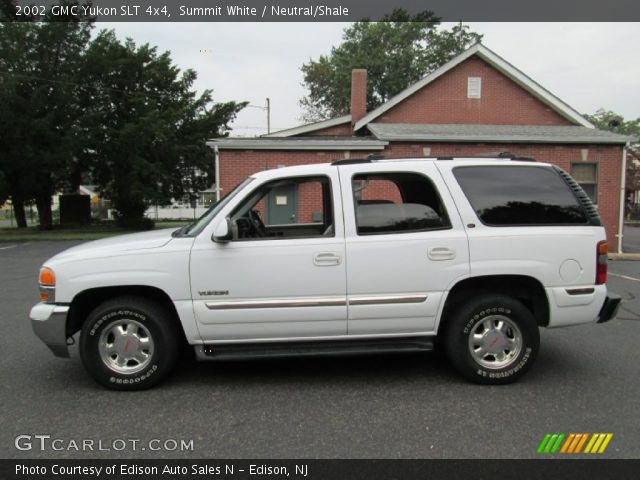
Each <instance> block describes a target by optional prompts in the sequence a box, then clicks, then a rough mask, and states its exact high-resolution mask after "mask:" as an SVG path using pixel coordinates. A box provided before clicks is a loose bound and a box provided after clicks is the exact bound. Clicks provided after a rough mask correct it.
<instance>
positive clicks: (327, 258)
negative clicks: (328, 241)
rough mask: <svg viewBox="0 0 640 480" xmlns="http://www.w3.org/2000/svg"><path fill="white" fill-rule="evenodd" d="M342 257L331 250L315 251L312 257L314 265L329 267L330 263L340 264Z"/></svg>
mask: <svg viewBox="0 0 640 480" xmlns="http://www.w3.org/2000/svg"><path fill="white" fill-rule="evenodd" d="M341 262H342V257H340V255H338V254H336V253H333V252H321V253H316V254H315V255H314V257H313V264H314V265H315V266H316V267H330V266H332V265H340V263H341Z"/></svg>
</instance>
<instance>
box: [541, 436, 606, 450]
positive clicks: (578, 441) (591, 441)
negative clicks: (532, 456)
mask: <svg viewBox="0 0 640 480" xmlns="http://www.w3.org/2000/svg"><path fill="white" fill-rule="evenodd" d="M612 438H613V433H592V434H590V433H575V432H574V433H568V434H564V433H547V434H546V435H545V436H544V438H543V439H542V441H541V442H540V444H539V445H538V449H537V452H538V453H552V454H553V453H566V454H578V453H604V451H605V450H606V449H607V446H608V445H609V442H610V441H611V439H612ZM587 440H588V441H587ZM585 444H586V447H585ZM583 447H585V448H584V450H583V449H582V448H583Z"/></svg>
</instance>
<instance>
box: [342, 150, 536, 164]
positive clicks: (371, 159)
mask: <svg viewBox="0 0 640 480" xmlns="http://www.w3.org/2000/svg"><path fill="white" fill-rule="evenodd" d="M456 158H477V159H481V160H491V159H492V158H500V159H503V160H511V161H513V162H536V161H537V160H536V159H535V158H531V157H519V156H517V155H513V154H511V153H509V152H502V153H500V154H498V155H492V156H488V155H460V156H459V157H456V156H453V155H441V156H438V157H385V156H384V155H382V154H380V153H372V154H370V155H367V156H366V157H365V158H345V159H343V160H335V161H333V162H332V163H331V165H337V166H338V165H354V164H358V163H373V162H374V161H376V160H439V161H442V160H455V159H456Z"/></svg>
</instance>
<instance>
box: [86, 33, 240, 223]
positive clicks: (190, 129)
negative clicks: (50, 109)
mask: <svg viewBox="0 0 640 480" xmlns="http://www.w3.org/2000/svg"><path fill="white" fill-rule="evenodd" d="M83 76H84V78H85V80H86V86H85V87H84V88H83V89H82V92H80V96H81V98H82V103H83V104H84V105H85V112H86V114H87V119H88V124H89V125H92V126H93V128H88V129H87V131H86V136H85V140H84V141H85V143H86V144H87V148H86V153H85V155H83V160H82V161H83V163H85V164H89V165H91V166H92V168H91V171H92V174H93V181H94V182H95V183H97V184H98V185H99V186H100V190H101V193H102V194H103V195H104V196H106V197H107V198H109V199H111V201H112V202H113V205H114V207H115V209H116V211H117V213H118V219H119V221H120V223H121V224H122V225H123V226H127V227H132V226H134V224H135V223H136V222H139V221H141V219H142V216H143V214H144V211H145V210H146V208H147V206H148V205H149V204H150V203H156V202H157V203H166V202H167V201H168V200H169V199H170V198H180V197H182V196H183V195H184V194H185V193H186V192H189V191H198V190H203V189H204V188H207V187H209V186H210V185H211V184H212V183H213V153H212V151H211V149H210V148H209V147H207V146H206V143H205V142H206V140H207V139H208V138H211V137H218V136H223V135H225V134H226V132H227V130H228V123H229V122H230V121H231V120H232V119H233V118H234V117H235V115H236V114H237V112H238V111H239V110H240V109H241V108H243V107H244V105H245V103H236V102H228V103H223V104H212V98H211V92H210V91H205V92H204V93H203V94H202V95H200V96H196V94H195V92H193V91H192V90H191V88H192V86H193V82H194V81H195V79H196V73H195V72H194V71H192V70H186V71H184V72H182V73H181V72H180V70H179V69H178V68H177V67H176V66H175V65H173V63H172V61H171V58H170V56H169V53H168V52H165V53H162V54H159V53H158V52H157V50H156V49H155V48H153V47H151V46H149V45H141V46H139V47H138V46H136V45H135V44H134V42H133V41H132V40H127V41H126V42H124V43H120V42H119V41H118V40H117V39H116V37H115V35H114V33H113V32H112V31H103V32H101V33H100V34H99V35H98V36H97V37H96V39H95V40H94V41H93V43H92V44H91V46H90V48H89V50H88V51H87V62H86V70H85V72H84V75H83Z"/></svg>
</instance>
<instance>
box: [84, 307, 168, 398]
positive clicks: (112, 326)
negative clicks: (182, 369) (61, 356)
mask: <svg viewBox="0 0 640 480" xmlns="http://www.w3.org/2000/svg"><path fill="white" fill-rule="evenodd" d="M123 331H124V334H122V333H121V332H123ZM114 332H115V333H114ZM114 335H118V340H116V337H115V336H114ZM180 344H181V342H180V332H179V330H178V327H177V324H176V322H175V319H173V318H171V315H170V314H168V313H167V312H166V309H164V308H163V307H162V306H161V305H159V304H157V303H156V302H154V301H152V300H149V299H147V298H142V297H117V298H113V299H111V300H108V301H106V302H104V303H102V304H101V305H99V306H98V307H96V308H95V309H94V310H93V311H92V312H91V313H90V314H89V316H88V317H87V319H86V321H85V322H84V324H83V326H82V331H81V333H80V345H79V350H80V358H81V359H82V363H83V364H84V367H85V369H86V370H87V372H89V374H90V375H91V376H92V377H93V378H94V379H95V380H96V381H97V382H98V383H100V384H101V385H103V386H105V387H107V388H111V389H114V390H144V389H146V388H151V387H153V386H154V385H156V384H158V383H159V382H160V381H161V380H163V379H164V378H165V377H166V376H167V375H168V374H169V372H170V371H171V369H172V368H173V366H174V365H175V363H176V360H177V358H178V353H179V349H180V348H179V347H180ZM130 345H135V346H134V347H132V348H131V350H130V351H129V352H127V349H128V348H129V346H130ZM117 347H119V348H117ZM101 349H102V350H101ZM110 349H112V350H113V354H110V353H109V352H110ZM124 352H127V353H124ZM132 352H134V353H135V352H137V353H138V356H139V357H140V358H142V360H138V359H133V358H132V359H130V360H127V357H126V355H129V354H131V353H132ZM118 361H120V362H123V361H124V362H125V363H124V364H123V365H122V366H120V365H117V362H118ZM136 362H137V364H136ZM125 370H126V371H125Z"/></svg>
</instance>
